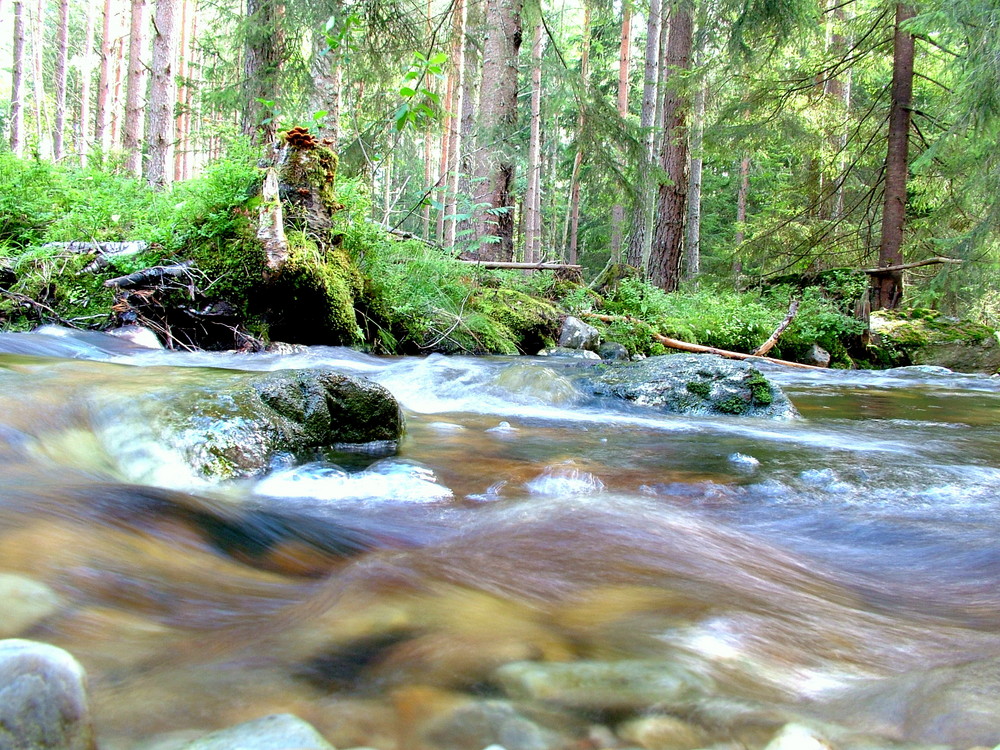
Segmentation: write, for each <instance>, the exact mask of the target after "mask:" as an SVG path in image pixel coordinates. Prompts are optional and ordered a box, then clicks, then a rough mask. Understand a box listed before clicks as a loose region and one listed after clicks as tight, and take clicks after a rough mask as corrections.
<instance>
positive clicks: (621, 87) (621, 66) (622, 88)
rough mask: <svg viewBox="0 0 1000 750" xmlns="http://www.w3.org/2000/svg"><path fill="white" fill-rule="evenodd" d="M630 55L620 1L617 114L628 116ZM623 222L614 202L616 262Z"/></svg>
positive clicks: (627, 18)
mask: <svg viewBox="0 0 1000 750" xmlns="http://www.w3.org/2000/svg"><path fill="white" fill-rule="evenodd" d="M631 57H632V5H631V3H630V2H629V0H624V2H623V3H622V37H621V46H620V47H619V51H618V116H619V117H621V118H622V119H623V120H624V119H625V118H626V117H627V116H628V91H629V80H628V73H629V61H630V59H631ZM624 223H625V206H624V205H623V204H622V203H620V202H619V203H615V205H614V206H612V207H611V259H612V260H613V261H614V262H615V263H618V262H619V261H620V260H621V252H622V230H623V225H624Z"/></svg>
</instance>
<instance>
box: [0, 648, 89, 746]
mask: <svg viewBox="0 0 1000 750" xmlns="http://www.w3.org/2000/svg"><path fill="white" fill-rule="evenodd" d="M85 683H86V676H85V674H84V671H83V667H81V666H80V665H79V663H77V661H76V660H75V659H74V658H73V657H72V656H70V655H69V654H68V653H67V652H66V651H63V650H62V649H61V648H56V647H55V646H50V645H48V644H46V643H36V642H34V641H24V640H18V639H11V640H5V641H0V750H49V749H51V750H92V749H93V747H94V733H93V728H92V726H91V720H90V709H89V708H88V705H87V695H86V687H85Z"/></svg>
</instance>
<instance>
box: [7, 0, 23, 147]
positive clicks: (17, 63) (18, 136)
mask: <svg viewBox="0 0 1000 750" xmlns="http://www.w3.org/2000/svg"><path fill="white" fill-rule="evenodd" d="M10 150H11V151H12V152H13V153H14V156H18V157H20V156H23V155H24V0H14V60H13V66H12V68H11V95H10Z"/></svg>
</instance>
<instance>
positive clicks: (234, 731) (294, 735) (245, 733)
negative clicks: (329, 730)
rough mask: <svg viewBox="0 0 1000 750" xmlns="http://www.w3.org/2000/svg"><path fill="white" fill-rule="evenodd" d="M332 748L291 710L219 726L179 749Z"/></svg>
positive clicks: (327, 749) (309, 749) (275, 749)
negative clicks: (287, 712)
mask: <svg viewBox="0 0 1000 750" xmlns="http://www.w3.org/2000/svg"><path fill="white" fill-rule="evenodd" d="M288 748H297V749H298V750H333V745H331V744H330V743H329V742H327V741H326V740H325V739H324V738H323V736H322V735H321V734H320V733H319V732H317V731H316V730H315V729H314V728H313V727H312V725H311V724H308V723H306V722H304V721H303V720H302V719H300V718H298V717H297V716H293V715H292V714H275V715H273V716H264V717H263V718H260V719H254V720H253V721H247V722H244V723H243V724H237V725H236V726H233V727H229V728H228V729H220V730H219V731H217V732H212V733H211V734H207V735H205V736H204V737H201V738H199V739H197V740H195V741H194V742H191V743H189V744H187V745H185V746H184V748H183V750H287V749H288Z"/></svg>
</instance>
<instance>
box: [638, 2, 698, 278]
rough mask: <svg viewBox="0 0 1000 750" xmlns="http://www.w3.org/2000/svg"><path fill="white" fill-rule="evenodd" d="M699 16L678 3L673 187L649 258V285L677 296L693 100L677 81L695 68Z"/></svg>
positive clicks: (666, 162)
mask: <svg viewBox="0 0 1000 750" xmlns="http://www.w3.org/2000/svg"><path fill="white" fill-rule="evenodd" d="M693 31H694V14H693V8H692V5H691V3H690V2H688V1H687V0H678V2H676V3H675V4H674V6H673V12H672V14H671V18H670V37H669V40H668V42H667V56H666V59H665V60H664V64H665V65H666V66H667V67H668V75H669V78H668V80H667V90H666V98H665V99H664V103H663V122H664V137H663V149H662V154H661V158H660V166H661V167H662V168H663V170H664V172H665V173H666V177H667V180H668V182H667V183H664V184H661V185H660V194H659V201H658V207H657V213H656V229H655V230H654V232H653V245H652V248H651V249H650V256H649V280H650V282H651V283H653V284H655V285H656V286H658V287H660V288H662V289H664V290H666V291H668V292H672V291H675V290H676V289H677V287H678V285H679V284H680V270H681V269H680V266H681V250H682V248H683V245H684V215H685V213H686V202H687V118H688V111H687V110H688V96H687V94H686V93H685V92H684V90H683V83H679V82H677V80H676V79H677V78H678V77H680V76H681V75H683V74H684V73H685V72H686V71H688V70H690V68H691V47H692V43H693Z"/></svg>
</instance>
